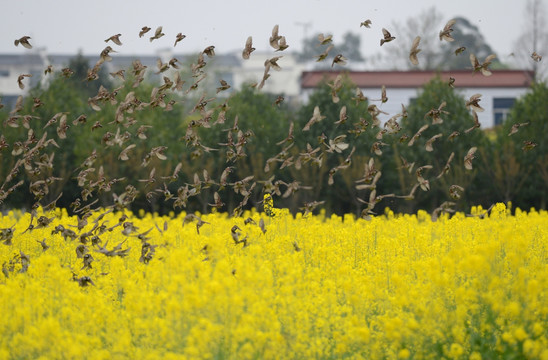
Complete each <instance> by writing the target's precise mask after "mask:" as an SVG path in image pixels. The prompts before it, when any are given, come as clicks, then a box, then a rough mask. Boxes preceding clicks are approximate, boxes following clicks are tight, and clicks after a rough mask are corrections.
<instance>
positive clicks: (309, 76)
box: [301, 70, 534, 89]
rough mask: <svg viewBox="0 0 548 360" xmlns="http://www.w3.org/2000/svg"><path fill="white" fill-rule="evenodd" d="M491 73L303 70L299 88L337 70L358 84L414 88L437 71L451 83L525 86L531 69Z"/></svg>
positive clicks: (311, 86)
mask: <svg viewBox="0 0 548 360" xmlns="http://www.w3.org/2000/svg"><path fill="white" fill-rule="evenodd" d="M491 71H492V73H493V75H491V76H483V75H482V74H481V73H474V72H472V71H471V70H452V71H440V72H436V71H346V72H343V71H304V72H303V73H302V75H301V88H303V89H306V88H315V87H316V86H318V84H319V83H320V82H321V81H322V80H323V79H324V77H327V79H328V80H332V79H334V78H335V77H336V76H337V75H338V74H340V73H343V74H347V75H348V76H349V77H350V80H351V81H352V82H353V83H354V84H356V85H357V86H358V87H360V88H380V87H381V86H382V85H385V86H386V87H390V88H417V87H420V86H422V85H424V84H425V83H427V82H428V81H429V80H430V79H432V78H433V77H435V76H436V75H437V74H439V75H440V77H441V78H442V79H447V80H449V77H454V78H455V84H454V85H455V87H461V88H474V87H529V86H530V85H531V84H532V82H533V76H534V72H533V71H529V70H491Z"/></svg>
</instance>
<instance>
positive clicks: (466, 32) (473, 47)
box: [439, 16, 503, 70]
mask: <svg viewBox="0 0 548 360" xmlns="http://www.w3.org/2000/svg"><path fill="white" fill-rule="evenodd" d="M455 21H456V22H455V25H453V32H452V33H451V36H452V37H453V38H454V39H455V41H452V42H443V44H442V49H441V54H440V55H441V56H440V60H439V67H440V69H441V70H452V69H468V68H470V66H471V64H470V58H469V56H468V55H469V54H474V55H475V56H476V58H478V60H480V61H482V60H483V59H485V58H486V57H487V56H489V55H490V54H495V51H494V50H493V49H492V48H491V46H490V45H489V44H488V43H487V41H486V40H485V38H484V37H483V35H482V34H481V33H480V31H479V29H478V27H477V26H475V25H474V24H472V23H471V22H470V21H469V20H468V19H466V18H464V17H461V16H459V17H456V18H455ZM462 46H464V47H465V48H466V50H465V52H463V53H462V54H460V55H456V54H455V50H456V49H457V48H459V47H462ZM495 55H496V54H495ZM502 66H503V65H502V63H501V62H500V59H495V60H494V61H493V64H492V65H491V68H497V67H499V68H500V67H502Z"/></svg>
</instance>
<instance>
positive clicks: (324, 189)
mask: <svg viewBox="0 0 548 360" xmlns="http://www.w3.org/2000/svg"><path fill="white" fill-rule="evenodd" d="M330 84H331V85H332V84H333V80H331V81H328V80H327V79H325V80H324V81H323V82H322V83H321V85H320V86H319V87H318V88H316V89H315V90H314V92H313V93H312V94H311V95H310V97H309V99H308V102H307V104H305V105H303V106H302V107H301V109H300V110H299V112H298V118H297V120H296V123H295V145H296V148H297V149H298V151H299V152H300V153H304V152H305V151H306V149H307V144H310V146H311V147H312V148H317V147H319V148H320V149H321V150H320V152H318V153H317V155H320V154H321V158H322V163H321V167H319V166H317V164H315V163H313V162H309V163H306V164H303V165H302V168H301V169H300V170H292V175H293V176H294V178H296V179H298V180H299V181H301V182H302V183H303V184H304V185H310V186H312V191H306V192H304V193H303V192H301V193H299V197H298V200H297V201H299V202H300V205H301V206H302V203H303V202H305V201H312V200H326V201H327V203H328V206H327V208H329V209H331V210H332V211H333V212H337V213H342V212H353V211H355V209H356V208H358V207H359V206H360V204H359V203H358V202H357V200H356V196H357V194H358V193H357V191H356V189H355V180H357V179H359V178H360V177H361V175H362V174H363V164H364V163H365V162H366V161H368V160H369V158H370V157H371V156H372V153H371V145H372V144H373V143H374V142H375V141H376V140H375V138H374V136H375V134H376V132H377V131H378V129H373V128H371V126H369V127H368V128H367V129H366V130H365V131H364V132H362V133H359V134H358V133H355V132H354V131H355V130H356V128H357V127H358V126H357V125H356V124H358V123H360V120H361V119H363V120H365V121H367V122H368V123H371V117H370V115H369V114H368V112H367V107H368V102H367V101H362V102H358V103H357V102H356V100H355V96H356V85H354V84H352V83H351V82H350V80H349V79H348V77H347V76H345V77H343V80H342V87H341V89H340V90H339V91H338V92H336V96H337V97H338V98H339V100H338V102H334V99H333V91H332V87H331V86H330ZM316 106H317V107H318V108H319V110H320V113H321V116H325V118H324V119H322V120H321V121H320V122H319V123H316V124H314V125H312V126H310V130H308V131H302V130H303V128H304V127H305V125H306V124H307V123H308V122H309V120H310V119H311V117H312V116H313V114H314V108H315V107H316ZM343 107H346V115H347V117H348V119H347V120H346V121H345V122H342V123H340V124H336V122H339V120H340V112H341V109H342V108H343ZM338 136H345V138H343V140H342V142H343V143H345V144H348V147H347V148H346V149H344V150H341V151H328V149H329V142H330V141H334V140H335V139H336V138H337V137H338ZM352 148H355V152H354V154H353V155H352V158H351V161H352V164H351V166H350V167H349V168H347V169H343V170H340V171H337V172H336V173H335V175H334V176H333V178H334V181H335V182H336V184H337V186H332V185H329V184H328V182H329V171H330V170H331V169H333V168H335V167H337V166H339V165H341V164H342V163H343V162H344V161H345V159H346V158H347V156H348V155H349V154H350V152H351V150H352ZM295 152H297V151H296V150H295Z"/></svg>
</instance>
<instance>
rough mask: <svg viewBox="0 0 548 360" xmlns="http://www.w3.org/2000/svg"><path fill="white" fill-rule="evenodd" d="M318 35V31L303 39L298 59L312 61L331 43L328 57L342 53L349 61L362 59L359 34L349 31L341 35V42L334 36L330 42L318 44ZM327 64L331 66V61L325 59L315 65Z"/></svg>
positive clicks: (324, 65)
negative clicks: (331, 46) (331, 47)
mask: <svg viewBox="0 0 548 360" xmlns="http://www.w3.org/2000/svg"><path fill="white" fill-rule="evenodd" d="M318 35H320V33H317V34H315V35H313V36H311V37H309V38H305V39H303V47H302V51H301V52H300V53H298V54H297V58H298V59H299V60H300V61H303V62H308V61H314V60H315V59H316V58H317V56H318V55H319V54H321V53H322V52H324V51H326V49H327V48H328V47H329V46H330V45H333V49H331V50H330V52H329V56H330V57H333V56H335V55H337V54H343V55H344V57H346V58H347V59H349V60H351V61H363V60H364V58H363V56H362V54H361V51H360V48H361V38H360V36H359V35H357V34H354V33H352V32H350V31H349V32H346V33H345V34H344V35H343V41H342V42H339V41H338V39H337V38H335V37H334V39H333V42H332V43H330V44H324V45H320V42H319V41H318ZM324 36H328V35H327V34H324ZM329 66H331V62H329V61H327V60H326V61H323V62H318V63H317V67H329Z"/></svg>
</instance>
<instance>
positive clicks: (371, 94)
mask: <svg viewBox="0 0 548 360" xmlns="http://www.w3.org/2000/svg"><path fill="white" fill-rule="evenodd" d="M457 91H458V93H460V94H461V95H462V96H463V97H464V98H465V99H469V98H470V96H472V95H474V94H482V97H481V101H480V102H479V104H480V105H481V107H483V108H484V109H485V111H484V112H480V113H478V119H479V121H480V124H481V127H482V128H483V129H489V128H492V127H493V126H494V115H493V99H494V98H516V99H518V98H519V97H521V96H523V95H525V94H526V93H527V91H528V89H527V88H467V89H457ZM312 92H313V90H312V89H306V90H304V91H303V93H302V100H303V102H305V103H306V102H308V98H309V96H310V94H311V93H312ZM362 92H363V94H364V96H366V97H367V98H369V101H370V103H373V104H376V105H377V107H378V108H379V109H381V110H382V111H385V112H387V113H388V114H389V115H383V114H381V115H380V116H379V119H381V120H382V121H386V120H388V119H389V118H390V117H392V116H394V115H396V114H398V113H400V112H401V104H404V105H405V106H406V107H407V106H408V105H409V103H410V100H411V99H413V98H416V97H418V96H419V93H418V92H417V89H412V88H398V89H390V88H388V89H386V97H387V98H388V101H387V102H386V103H384V104H381V102H380V101H374V100H378V99H380V98H381V89H380V88H368V89H362ZM442 118H443V117H442ZM472 125H473V124H470V126H472Z"/></svg>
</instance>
